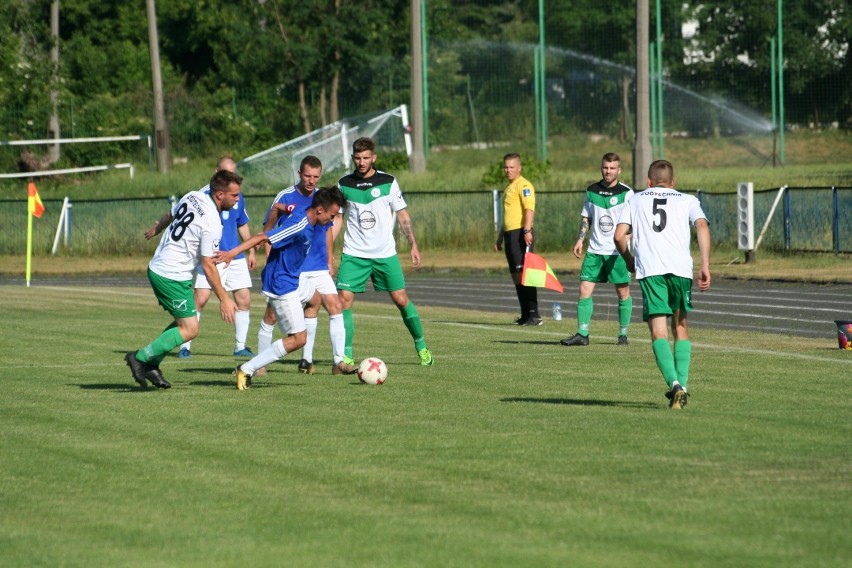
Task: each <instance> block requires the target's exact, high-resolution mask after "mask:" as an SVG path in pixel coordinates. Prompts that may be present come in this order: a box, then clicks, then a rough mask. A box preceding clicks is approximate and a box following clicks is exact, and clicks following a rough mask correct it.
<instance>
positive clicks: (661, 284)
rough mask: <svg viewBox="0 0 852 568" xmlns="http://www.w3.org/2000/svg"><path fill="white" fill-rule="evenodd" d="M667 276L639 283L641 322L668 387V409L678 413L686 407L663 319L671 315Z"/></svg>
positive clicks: (684, 395) (651, 277)
mask: <svg viewBox="0 0 852 568" xmlns="http://www.w3.org/2000/svg"><path fill="white" fill-rule="evenodd" d="M670 278H676V277H672V276H671V275H666V276H650V277H648V278H643V279H641V280H640V281H639V286H640V287H641V289H642V319H643V320H644V321H646V322H648V328H649V329H650V330H651V349H652V350H653V352H654V360H655V361H656V363H657V368H658V369H660V373H662V375H663V379H664V380H665V381H666V385H667V386H668V387H669V390H668V392H667V393H666V398H668V399H669V406H670V407H671V408H672V409H675V410H678V409H680V408H682V407H683V405H684V404H686V402H685V401H686V390H684V388H683V386H681V384H680V383H679V382H678V376H677V370H676V368H675V360H674V353H673V352H672V347H671V345H669V336H668V324H667V318H668V317H669V316H671V315H672V314H673V312H674V311H675V310H673V309H672V305H671V302H672V297H671V294H670V287H669V280H670Z"/></svg>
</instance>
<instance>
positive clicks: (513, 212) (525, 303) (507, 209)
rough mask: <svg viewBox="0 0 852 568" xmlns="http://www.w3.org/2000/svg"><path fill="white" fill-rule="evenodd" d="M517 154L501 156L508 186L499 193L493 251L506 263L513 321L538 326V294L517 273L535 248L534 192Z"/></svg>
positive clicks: (539, 318)
mask: <svg viewBox="0 0 852 568" xmlns="http://www.w3.org/2000/svg"><path fill="white" fill-rule="evenodd" d="M521 169H522V168H521V156H520V154H515V153H512V154H506V155H505V156H503V173H505V174H506V179H508V180H509V185H507V186H506V189H505V190H504V191H503V226H502V227H501V228H500V232H499V233H497V241H496V242H495V243H494V250H496V251H500V250H503V249H505V251H506V261H507V262H508V263H509V274H511V275H512V282H514V284H515V293H516V294H517V295H518V303H519V304H520V306H521V317H519V318H518V319H516V320H515V322H514V323H515V324H516V325H530V326H536V325H541V324H542V321H541V316H539V313H538V290H536V288H535V287H533V286H524V285H523V284H521V273H522V272H523V270H524V255H526V253H527V251H530V252H532V251H533V249H534V247H535V234H534V233H533V218H534V217H535V188H533V185H532V184H531V183H530V182H529V180H527V178H525V177H524V176H522V175H521Z"/></svg>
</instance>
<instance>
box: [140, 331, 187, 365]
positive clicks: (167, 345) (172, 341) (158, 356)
mask: <svg viewBox="0 0 852 568" xmlns="http://www.w3.org/2000/svg"><path fill="white" fill-rule="evenodd" d="M181 343H183V336H181V334H180V330H179V329H178V327H177V324H176V323H174V322H173V323H172V324H171V325H170V326H169V327H167V328H166V329H164V330H163V333H161V334H160V336H159V337H158V338H157V339H155V340H154V341H152V342H151V343H149V344H148V345H146V346H145V347H143V348H142V349H140V350H139V351H137V352H136V358H137V359H138V360H140V361H142V362H143V363H149V364H151V365H159V364H160V363H161V362H162V360H163V359H165V357H166V355H167V354H168V353H169V352H170V351H171V350H172V349H174V348H175V347H177V346H178V345H180V344H181Z"/></svg>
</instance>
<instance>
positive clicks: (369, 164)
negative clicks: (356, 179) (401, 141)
mask: <svg viewBox="0 0 852 568" xmlns="http://www.w3.org/2000/svg"><path fill="white" fill-rule="evenodd" d="M352 161H353V162H354V163H355V172H356V173H357V174H358V175H360V176H362V177H363V176H367V175H369V174H370V172H372V171H373V163H374V162H375V161H376V143H375V142H373V140H372V139H371V138H367V137H366V136H365V137H363V138H359V139H357V140H356V141H355V142H353V143H352Z"/></svg>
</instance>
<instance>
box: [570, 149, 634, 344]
mask: <svg viewBox="0 0 852 568" xmlns="http://www.w3.org/2000/svg"><path fill="white" fill-rule="evenodd" d="M620 174H621V158H620V157H619V156H618V154H616V153H614V152H610V153H608V154H604V156H603V158H602V159H601V175H602V176H603V177H602V178H601V180H600V181H599V182H597V183H594V184H592V185H590V186H589V187H588V189H586V201H585V202H584V203H583V210H582V211H581V212H580V231H579V233H578V234H577V242H576V243H574V250H573V252H574V256H576V257H577V258H580V257H581V256H582V254H583V242H584V241H585V240H586V235H587V234H588V233H589V229H591V236H590V237H589V248H588V250H587V251H586V258H585V259H583V267H582V268H581V270H580V297H579V299H578V300H577V333H576V334H574V335H572V336H571V337H567V338H565V339H563V340H562V341H560V343H561V344H562V345H566V346H569V347H571V346H586V345H588V344H589V323H590V322H591V321H592V312H593V311H594V301H593V299H592V293H593V292H594V290H595V284H597V283H598V282H610V283H612V284H613V285H614V286H615V292H616V294H617V295H618V325H619V328H618V338H617V339H616V345H627V327H628V326H629V325H630V316H631V314H632V313H633V298H631V297H630V272H629V271H628V270H627V265H626V264H625V263H624V259H623V258H621V255H619V254H618V250H616V248H615V243H614V242H613V240H612V237H613V235H615V224H616V222H618V217H619V215H621V211H622V210H623V209H625V208H626V207H627V204H628V203H629V202H630V198H631V197H632V196H633V190H632V189H631V188H629V187H628V186H626V185H624V184H623V183H621V182H620V181H618V176H619V175H620Z"/></svg>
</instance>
